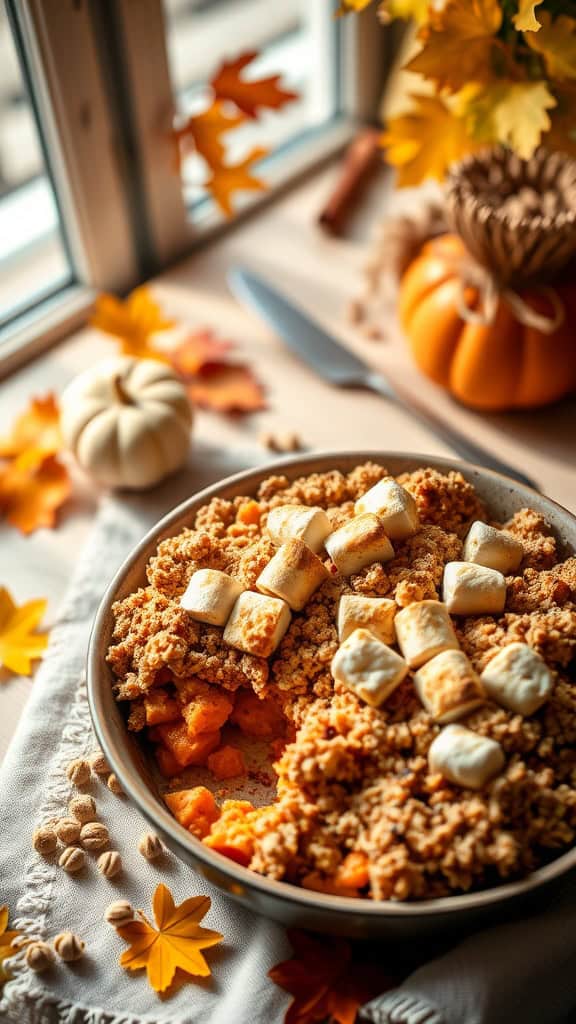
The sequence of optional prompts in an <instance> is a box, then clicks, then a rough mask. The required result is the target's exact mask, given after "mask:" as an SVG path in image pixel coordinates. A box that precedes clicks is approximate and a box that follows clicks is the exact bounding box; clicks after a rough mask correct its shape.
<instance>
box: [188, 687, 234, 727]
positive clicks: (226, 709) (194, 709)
mask: <svg viewBox="0 0 576 1024" xmlns="http://www.w3.org/2000/svg"><path fill="white" fill-rule="evenodd" d="M233 707H234V705H233V703H232V700H231V698H230V696H229V695H228V694H227V693H225V692H224V690H219V689H217V688H216V687H215V686H209V685H208V683H202V682H200V681H199V682H198V684H197V689H196V692H195V694H194V696H193V697H192V699H191V700H190V701H189V702H188V703H187V704H184V706H183V707H182V717H183V719H184V721H185V722H186V727H187V729H188V734H189V735H190V736H191V737H194V736H197V735H198V733H202V732H212V731H213V730H214V729H220V728H221V727H222V726H223V725H224V722H226V720H227V719H228V718H229V717H230V715H231V713H232V709H233Z"/></svg>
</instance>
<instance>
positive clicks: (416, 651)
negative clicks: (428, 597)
mask: <svg viewBox="0 0 576 1024" xmlns="http://www.w3.org/2000/svg"><path fill="white" fill-rule="evenodd" d="M394 627H395V629H396V638H397V642H398V646H399V647H400V650H401V651H402V654H403V655H404V657H405V658H406V661H407V662H408V664H409V665H410V668H419V667H420V665H423V664H424V662H425V661H429V660H430V658H434V657H435V655H436V654H440V652H441V651H448V650H457V649H458V647H459V644H458V640H457V638H456V634H455V632H454V627H453V625H452V621H451V619H450V616H449V614H448V611H447V609H446V605H444V604H441V603H440V601H415V602H414V604H409V605H407V606H406V608H403V609H402V611H401V612H398V614H397V616H396V618H395V619H394Z"/></svg>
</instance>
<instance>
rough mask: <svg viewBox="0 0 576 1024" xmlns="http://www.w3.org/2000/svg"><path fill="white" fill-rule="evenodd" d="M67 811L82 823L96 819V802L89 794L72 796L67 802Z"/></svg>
mask: <svg viewBox="0 0 576 1024" xmlns="http://www.w3.org/2000/svg"><path fill="white" fill-rule="evenodd" d="M68 813H69V814H70V815H71V817H72V818H75V819H76V821H79V822H81V823H82V824H83V825H84V824H85V823H86V822H87V821H95V820H96V817H97V815H96V804H95V803H94V800H93V799H92V797H91V796H88V794H87V793H82V794H81V795H80V796H73V797H72V799H71V801H70V803H69V804H68Z"/></svg>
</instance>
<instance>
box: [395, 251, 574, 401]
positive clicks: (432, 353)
mask: <svg viewBox="0 0 576 1024" xmlns="http://www.w3.org/2000/svg"><path fill="white" fill-rule="evenodd" d="M465 256H466V250H465V248H464V245H463V243H462V242H461V240H460V238H459V237H458V236H457V235H450V234H448V235H440V236H439V237H438V238H435V239H432V240H431V241H430V242H427V243H426V244H425V245H424V246H423V248H422V249H421V250H420V253H419V255H418V256H417V257H416V259H415V260H414V261H413V262H412V263H411V264H410V266H409V267H408V269H407V270H406V272H405V274H404V276H403V278H402V281H401V284H400V304H399V313H400V322H401V324H402V327H403V329H404V331H405V333H406V335H407V337H408V339H409V341H410V345H411V348H412V353H413V355H414V358H415V360H416V363H417V364H418V366H419V367H420V369H421V370H422V371H423V373H425V374H426V375H427V376H428V377H431V378H432V380H434V381H436V383H437V384H440V385H441V386H442V387H444V388H447V389H448V390H449V391H450V392H451V393H452V394H453V395H454V396H455V397H456V398H458V399H459V400H460V401H461V402H464V403H465V404H466V405H469V406H472V407H473V408H475V409H486V410H489V409H491V410H504V409H527V408H533V407H536V406H539V405H545V404H547V403H548V402H553V401H555V400H556V399H558V398H562V397H563V396H564V395H566V394H568V393H569V392H570V391H572V390H574V389H575V388H576V332H575V330H574V328H573V326H572V324H573V323H574V321H573V318H572V311H571V309H570V305H572V306H574V305H575V303H576V294H575V291H576V290H575V289H574V288H573V287H572V288H570V287H558V288H556V289H555V290H556V293H557V295H558V297H559V299H560V301H561V302H562V303H563V304H564V307H565V314H566V315H565V319H564V322H563V324H562V325H561V326H560V327H558V328H557V329H556V330H555V331H553V332H552V333H550V334H545V333H543V332H541V331H539V330H536V329H535V328H534V327H528V326H525V325H524V324H521V323H520V322H519V321H518V320H517V319H516V317H515V315H514V313H513V311H512V309H511V307H510V306H509V305H508V303H507V302H506V299H505V298H500V300H499V302H498V307H497V310H496V314H495V317H494V319H493V321H492V323H490V324H487V325H484V324H478V323H469V322H467V321H466V320H463V319H462V318H461V317H460V316H459V314H458V299H459V296H460V294H461V281H460V279H459V276H458V261H459V260H460V259H462V258H463V257H465ZM518 294H519V295H520V297H521V298H522V299H523V300H524V302H525V303H527V304H528V305H529V306H530V307H531V308H532V309H533V310H535V312H537V313H540V314H544V315H547V316H551V315H552V313H553V308H552V302H551V300H550V298H549V297H547V296H546V292H545V291H543V290H538V289H533V290H529V289H526V290H520V291H519V292H518ZM464 299H465V303H466V306H467V307H468V308H470V309H474V308H475V307H476V306H477V305H478V302H479V295H478V292H477V290H476V289H475V288H472V287H466V288H465V289H464Z"/></svg>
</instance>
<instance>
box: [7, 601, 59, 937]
mask: <svg viewBox="0 0 576 1024" xmlns="http://www.w3.org/2000/svg"><path fill="white" fill-rule="evenodd" d="M46 605H47V601H45V600H44V599H40V600H37V601H26V603H25V604H23V605H20V607H18V605H16V604H15V603H14V601H13V600H12V598H11V596H10V594H9V592H8V590H7V589H6V587H0V668H2V667H3V668H9V669H10V670H11V671H12V672H16V673H17V674H18V675H21V676H29V675H30V674H31V671H32V667H31V662H32V661H34V660H35V659H36V658H41V657H42V654H43V652H44V651H45V650H46V647H47V645H48V636H47V635H46V634H45V633H35V632H34V630H35V629H36V627H37V625H38V623H39V622H40V620H41V618H42V616H43V615H44V613H45V611H46ZM1 920H2V919H1V918H0V924H1ZM1 931H2V929H1V928H0V932H1ZM0 941H1V938H0Z"/></svg>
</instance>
